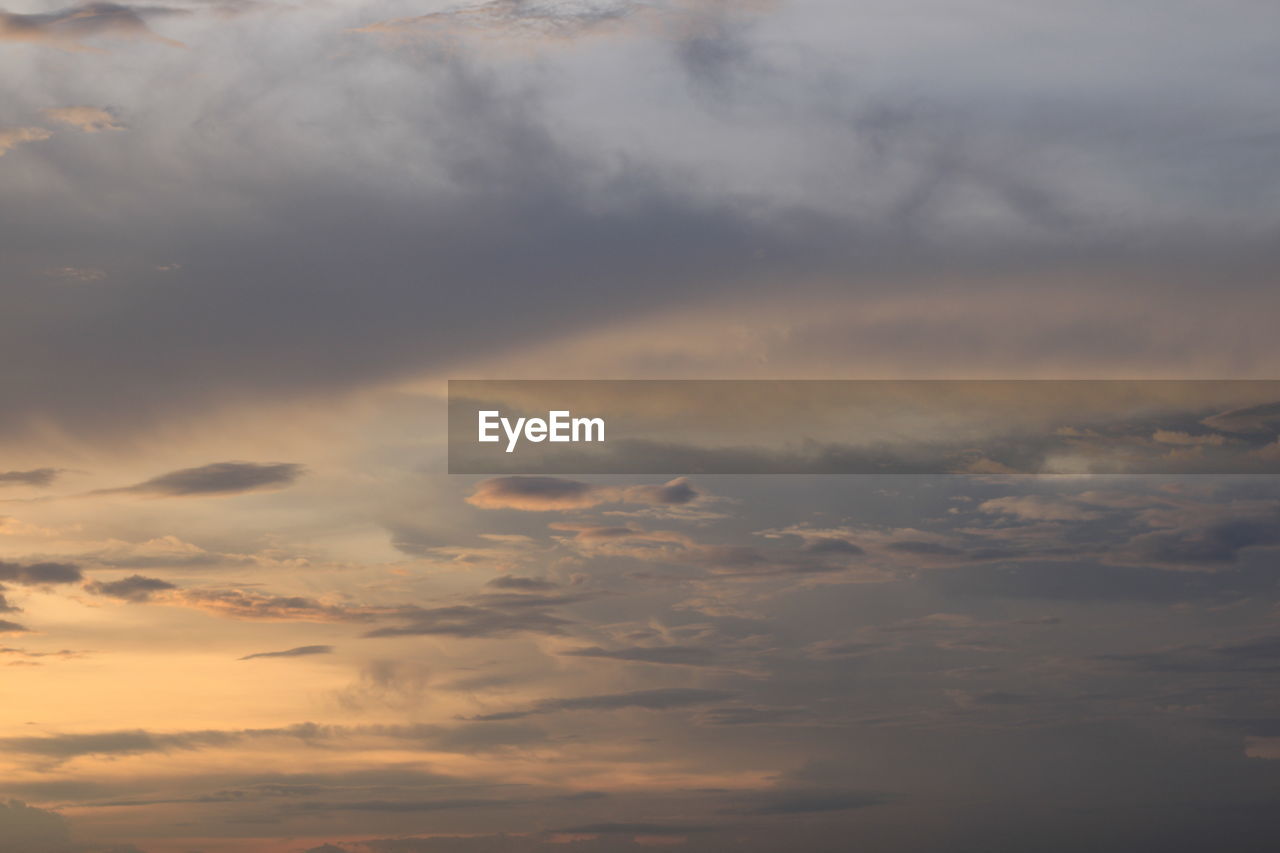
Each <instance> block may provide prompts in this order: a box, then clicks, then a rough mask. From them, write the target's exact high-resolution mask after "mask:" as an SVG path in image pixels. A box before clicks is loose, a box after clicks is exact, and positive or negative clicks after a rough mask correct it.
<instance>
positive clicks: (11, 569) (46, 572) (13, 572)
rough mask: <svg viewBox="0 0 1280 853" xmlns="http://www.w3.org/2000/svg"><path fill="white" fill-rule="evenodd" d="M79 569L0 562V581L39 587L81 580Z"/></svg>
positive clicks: (42, 564) (69, 566)
mask: <svg viewBox="0 0 1280 853" xmlns="http://www.w3.org/2000/svg"><path fill="white" fill-rule="evenodd" d="M82 579H83V575H81V573H80V568H79V567H78V566H75V565H73V564H71V563H9V562H5V561H3V560H0V581H8V582H10V583H17V584H23V585H24V586H41V585H43V584H63V583H75V582H76V581H79V580H82Z"/></svg>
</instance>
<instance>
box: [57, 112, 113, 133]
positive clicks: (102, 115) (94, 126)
mask: <svg viewBox="0 0 1280 853" xmlns="http://www.w3.org/2000/svg"><path fill="white" fill-rule="evenodd" d="M44 114H45V115H46V116H48V117H49V118H50V119H52V120H53V121H57V122H62V123H63V124H69V125H71V126H72V127H75V128H77V129H79V130H80V131H82V132H84V133H101V132H102V131H104V130H124V126H123V125H121V124H120V123H119V122H117V121H116V117H115V116H114V115H113V114H112V113H111V112H110V111H109V110H104V109H102V108H101V107H84V106H80V107H56V108H53V109H47V110H45V111H44Z"/></svg>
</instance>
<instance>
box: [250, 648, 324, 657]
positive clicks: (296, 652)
mask: <svg viewBox="0 0 1280 853" xmlns="http://www.w3.org/2000/svg"><path fill="white" fill-rule="evenodd" d="M330 654H333V646H297V647H296V648H292V649H285V650H284V651H279V652H254V653H253V654H251V655H245V656H244V657H242V658H239V660H255V659H257V658H300V657H309V656H311V655H330Z"/></svg>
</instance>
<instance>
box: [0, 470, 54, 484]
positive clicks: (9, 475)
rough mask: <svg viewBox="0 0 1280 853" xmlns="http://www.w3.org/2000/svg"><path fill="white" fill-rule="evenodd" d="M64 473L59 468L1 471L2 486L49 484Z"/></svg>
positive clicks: (0, 482) (0, 480)
mask: <svg viewBox="0 0 1280 853" xmlns="http://www.w3.org/2000/svg"><path fill="white" fill-rule="evenodd" d="M60 473H62V472H61V471H60V470H59V469H57V468H33V469H31V470H30V471H0V486H8V485H20V486H48V485H51V484H52V483H53V481H54V480H56V479H57V478H58V475H59V474H60Z"/></svg>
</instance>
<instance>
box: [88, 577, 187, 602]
mask: <svg viewBox="0 0 1280 853" xmlns="http://www.w3.org/2000/svg"><path fill="white" fill-rule="evenodd" d="M84 588H85V589H87V590H88V591H89V592H92V593H95V594H97V595H108V596H111V597H112V598H121V599H124V600H125V601H134V602H140V601H148V600H150V598H151V596H152V594H153V593H157V592H163V591H164V590H167V589H177V588H178V587H177V586H176V585H174V584H171V583H169V582H168V581H164V580H160V578H149V577H144V576H143V575H130V576H129V577H127V578H122V579H120V580H118V581H92V582H90V583H87V584H85V585H84Z"/></svg>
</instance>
